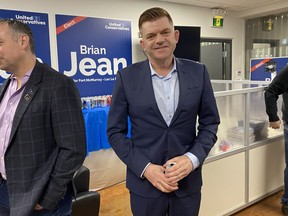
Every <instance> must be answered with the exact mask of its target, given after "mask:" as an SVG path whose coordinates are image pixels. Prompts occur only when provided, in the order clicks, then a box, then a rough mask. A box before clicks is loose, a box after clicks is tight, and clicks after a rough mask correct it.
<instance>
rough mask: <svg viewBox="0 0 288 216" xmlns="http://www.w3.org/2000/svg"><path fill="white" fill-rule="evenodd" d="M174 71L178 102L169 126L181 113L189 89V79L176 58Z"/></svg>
mask: <svg viewBox="0 0 288 216" xmlns="http://www.w3.org/2000/svg"><path fill="white" fill-rule="evenodd" d="M176 69H177V73H178V82H179V100H178V105H177V108H176V111H175V113H174V115H173V118H172V120H171V123H170V126H171V125H172V124H173V123H174V122H175V121H176V119H177V118H178V116H179V114H180V113H181V109H182V107H183V104H184V103H185V101H186V100H187V98H186V95H187V94H186V93H187V90H188V88H189V77H188V76H187V72H186V71H185V68H184V65H183V64H182V62H181V61H179V60H178V59H177V58H176Z"/></svg>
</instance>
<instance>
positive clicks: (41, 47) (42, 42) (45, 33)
mask: <svg viewBox="0 0 288 216" xmlns="http://www.w3.org/2000/svg"><path fill="white" fill-rule="evenodd" d="M0 18H1V19H13V20H19V21H22V22H23V23H26V24H27V25H28V26H29V27H30V28H31V30H32V32H33V36H34V44H35V54H36V57H37V59H38V60H39V61H41V62H44V63H46V64H48V65H51V56H50V42H49V23H48V14H46V13H34V12H27V11H14V10H1V9H0ZM9 75H10V73H8V72H6V71H3V70H0V84H2V83H3V82H4V80H5V79H7V78H8V77H9Z"/></svg>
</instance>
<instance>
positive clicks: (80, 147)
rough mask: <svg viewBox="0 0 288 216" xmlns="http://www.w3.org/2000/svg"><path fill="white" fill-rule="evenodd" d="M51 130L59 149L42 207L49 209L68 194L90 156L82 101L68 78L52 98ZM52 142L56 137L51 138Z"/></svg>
mask: <svg viewBox="0 0 288 216" xmlns="http://www.w3.org/2000/svg"><path fill="white" fill-rule="evenodd" d="M51 124H52V125H51V127H52V129H53V133H54V139H55V142H56V144H57V148H58V156H57V159H56V163H55V167H54V169H53V171H52V173H51V176H50V178H51V179H50V181H49V183H48V185H47V186H46V188H45V191H44V192H43V195H42V197H41V199H40V200H39V202H38V204H40V206H42V207H44V208H45V209H51V208H54V207H55V206H56V204H57V203H58V201H59V200H60V198H61V197H63V196H64V194H65V192H66V187H67V184H68V183H70V182H71V180H72V178H73V174H74V172H75V171H76V170H77V169H78V168H79V167H80V166H81V165H82V163H83V161H84V159H85V156H86V135H85V125H84V119H83V114H82V110H81V100H80V97H79V93H78V91H77V88H76V86H75V83H74V82H73V81H72V80H70V79H65V81H63V83H62V85H59V86H58V87H57V88H56V89H55V91H54V92H53V95H52V103H51ZM51 139H52V138H51Z"/></svg>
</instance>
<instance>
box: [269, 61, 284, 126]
mask: <svg viewBox="0 0 288 216" xmlns="http://www.w3.org/2000/svg"><path fill="white" fill-rule="evenodd" d="M287 89H288V66H286V67H284V68H283V69H282V70H281V71H280V72H279V73H278V75H277V76H276V77H275V78H274V79H273V81H272V82H271V83H270V85H269V86H268V88H267V89H266V90H265V106H266V113H267V115H268V117H269V122H275V124H273V123H272V126H274V127H275V128H277V125H276V124H278V123H277V122H278V121H279V120H280V119H279V116H278V114H277V113H278V108H277V100H278V98H279V95H281V94H283V93H284V92H285V91H287Z"/></svg>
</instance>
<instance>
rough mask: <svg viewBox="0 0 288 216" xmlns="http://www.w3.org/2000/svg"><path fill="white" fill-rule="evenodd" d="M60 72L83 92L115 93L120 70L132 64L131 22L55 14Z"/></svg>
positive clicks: (88, 93)
mask: <svg viewBox="0 0 288 216" xmlns="http://www.w3.org/2000/svg"><path fill="white" fill-rule="evenodd" d="M56 27H57V29H56V34H57V47H58V66H59V72H61V73H64V74H65V75H67V76H69V77H71V78H72V79H73V80H74V82H75V83H76V85H77V87H78V89H79V92H80V96H81V97H87V96H97V95H110V94H112V90H113V86H114V82H115V79H116V74H117V71H118V70H120V69H122V68H124V67H126V66H128V65H129V64H132V39H131V22H130V21H124V20H115V19H102V18H91V17H83V16H68V15H56Z"/></svg>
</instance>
